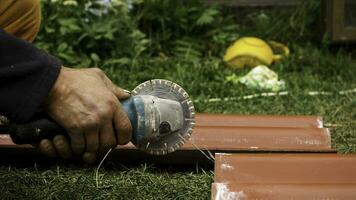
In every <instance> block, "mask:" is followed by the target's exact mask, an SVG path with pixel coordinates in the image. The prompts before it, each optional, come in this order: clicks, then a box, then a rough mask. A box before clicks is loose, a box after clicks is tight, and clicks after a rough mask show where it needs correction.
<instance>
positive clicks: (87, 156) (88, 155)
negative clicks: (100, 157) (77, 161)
mask: <svg viewBox="0 0 356 200" xmlns="http://www.w3.org/2000/svg"><path fill="white" fill-rule="evenodd" d="M96 157H97V156H96V153H93V152H85V153H84V154H83V156H82V159H83V161H84V162H86V163H93V162H95V161H96Z"/></svg>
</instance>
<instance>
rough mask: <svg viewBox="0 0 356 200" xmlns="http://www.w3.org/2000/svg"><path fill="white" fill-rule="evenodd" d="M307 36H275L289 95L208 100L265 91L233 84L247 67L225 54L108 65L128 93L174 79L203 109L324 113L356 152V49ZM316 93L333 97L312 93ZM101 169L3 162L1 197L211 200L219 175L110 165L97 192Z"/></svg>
mask: <svg viewBox="0 0 356 200" xmlns="http://www.w3.org/2000/svg"><path fill="white" fill-rule="evenodd" d="M251 12H252V11H251ZM261 12H262V11H260V10H258V11H254V12H253V13H261ZM274 12H279V11H274ZM265 13H266V15H267V16H272V14H273V13H271V12H269V11H266V12H265ZM272 21H273V20H272ZM306 23H307V22H306ZM289 25H290V24H289ZM276 26H277V25H276ZM240 27H242V26H240ZM254 28H256V27H255V26H253V25H251V27H250V28H241V32H240V33H239V34H240V35H247V34H248V35H258V36H260V35H261V33H260V32H261V30H260V29H254ZM309 28H310V27H309ZM254 31H255V32H254ZM272 31H278V30H272ZM284 31H286V32H288V30H284ZM290 31H292V30H290ZM305 32H306V33H305V34H304V35H303V37H301V39H296V38H290V37H291V36H280V35H279V36H280V37H278V34H277V33H276V34H274V35H277V36H276V37H273V39H277V40H278V39H280V40H281V41H282V42H285V43H287V45H288V46H289V47H290V49H291V54H290V56H289V57H288V58H286V59H283V60H282V61H281V62H278V63H275V64H273V65H272V66H271V69H273V70H274V71H276V72H277V73H278V74H279V76H280V78H281V79H283V80H284V81H285V82H286V91H288V95H283V96H278V95H277V96H270V97H263V96H259V97H255V98H251V99H243V98H240V99H239V100H236V98H235V99H233V98H232V99H231V100H229V99H227V100H223V101H219V102H209V101H207V100H208V99H210V98H225V97H243V96H246V95H251V94H260V93H261V91H257V90H250V89H248V88H246V87H245V86H243V85H240V84H234V83H230V82H228V81H227V80H226V77H227V76H229V75H231V74H233V73H236V74H237V75H242V74H244V73H246V72H247V71H248V70H247V69H244V70H232V69H230V68H228V67H227V66H226V65H225V64H224V63H223V62H222V60H221V57H219V56H209V55H204V56H202V57H199V58H190V57H189V55H188V54H187V55H186V57H184V56H182V55H180V56H177V55H176V56H165V55H158V56H151V57H149V58H148V57H147V56H142V57H141V56H138V57H135V59H134V62H122V63H121V64H113V63H103V64H102V65H101V66H102V68H103V70H104V71H105V72H106V73H107V75H108V76H109V77H110V78H111V79H112V80H113V81H114V82H115V83H116V84H118V85H120V86H121V87H123V88H126V89H129V90H132V89H133V88H134V87H135V86H136V85H137V84H139V83H141V82H143V81H145V80H148V79H154V78H162V79H169V80H172V81H174V82H176V83H178V84H180V85H181V86H182V87H183V88H185V89H186V91H187V92H188V93H189V94H190V95H191V97H192V99H193V100H194V102H195V107H196V110H197V111H198V112H208V113H236V114H274V115H319V116H322V117H323V119H324V123H325V125H326V126H327V127H329V128H330V130H331V135H332V145H333V147H334V148H335V149H337V150H338V151H340V152H345V153H352V152H356V130H355V129H356V91H355V88H356V50H355V49H354V48H353V47H349V46H348V47H345V46H332V45H329V44H326V43H325V42H323V40H324V39H322V37H319V36H318V34H317V33H314V32H313V30H311V29H309V30H308V29H307V30H306V31H305ZM272 33H273V32H272ZM272 35H273V34H272ZM262 36H263V35H262ZM268 36H270V35H268ZM266 37H267V36H266ZM288 37H289V38H288ZM315 38H318V39H317V40H315ZM222 53H223V52H222ZM220 55H221V54H220ZM121 61H122V60H121ZM352 89H353V90H352ZM313 91H319V92H330V93H327V94H319V95H310V92H313ZM340 91H344V92H340ZM345 91H346V92H345ZM312 94H314V93H312ZM217 134H218V133H217ZM96 167H97V164H96V165H92V166H81V165H78V164H76V165H74V164H71V163H65V162H63V161H58V162H57V164H54V165H48V164H42V163H36V164H35V163H27V164H26V165H24V166H22V165H6V164H3V165H2V166H0V174H1V176H0V183H1V186H0V198H1V199H209V197H210V186H211V182H212V181H213V177H214V174H213V169H212V168H209V167H201V166H199V165H194V166H189V167H178V168H177V167H175V166H164V167H162V166H156V165H147V164H144V163H142V164H139V165H127V164H120V163H112V162H104V164H103V166H102V167H101V169H100V173H99V179H98V181H99V187H97V185H96V177H95V170H96Z"/></svg>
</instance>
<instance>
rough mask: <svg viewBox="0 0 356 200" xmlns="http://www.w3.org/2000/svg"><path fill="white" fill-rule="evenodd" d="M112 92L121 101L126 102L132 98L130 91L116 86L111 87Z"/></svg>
mask: <svg viewBox="0 0 356 200" xmlns="http://www.w3.org/2000/svg"><path fill="white" fill-rule="evenodd" d="M110 89H111V91H112V92H113V93H114V94H115V96H116V97H117V98H118V99H119V100H125V99H128V98H130V97H131V92H130V91H128V90H124V89H122V88H120V87H118V86H116V85H114V84H112V86H111V88H110Z"/></svg>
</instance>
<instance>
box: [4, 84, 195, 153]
mask: <svg viewBox="0 0 356 200" xmlns="http://www.w3.org/2000/svg"><path fill="white" fill-rule="evenodd" d="M172 84H174V83H172V82H170V81H167V80H161V79H156V80H152V81H149V82H145V83H142V84H140V85H139V86H137V87H136V88H135V89H134V90H133V92H132V93H133V96H131V97H130V98H129V99H127V100H125V101H123V102H121V104H122V107H123V109H124V110H125V112H126V114H127V116H128V118H129V120H130V122H131V125H132V128H133V133H132V140H131V142H132V143H133V144H134V145H135V146H136V147H137V148H139V149H141V150H143V151H145V152H147V153H149V154H156V155H164V154H167V153H170V152H173V151H175V150H176V149H178V148H179V147H180V146H181V145H182V144H183V143H184V142H185V141H186V140H187V139H189V137H190V135H191V133H192V128H193V126H194V116H195V113H194V107H193V106H192V103H191V101H190V100H189V98H187V94H186V92H185V91H184V90H183V89H182V88H181V87H180V86H178V85H176V84H174V85H175V86H174V87H178V90H179V92H176V93H177V94H175V93H174V92H173V94H175V95H173V96H172V94H167V95H165V92H166V93H172V91H174V90H177V89H172ZM167 85H168V86H169V87H167ZM162 86H164V87H162ZM155 87H158V88H160V90H159V92H158V93H156V90H155ZM165 87H166V89H164V90H165V91H163V92H162V91H161V90H162V88H165ZM174 87H173V88H174ZM147 88H149V89H148V90H147ZM180 94H181V95H180ZM181 96H184V97H185V98H184V99H183V98H181ZM176 97H177V98H176ZM8 132H9V134H10V136H11V138H12V140H13V141H14V142H15V143H17V144H34V143H38V142H39V141H40V140H42V139H52V138H53V137H54V136H56V135H58V134H61V135H67V134H66V130H65V129H64V128H63V127H61V126H59V125H58V124H57V123H56V122H54V121H53V120H51V119H50V118H49V117H43V116H41V117H40V118H37V119H35V120H34V121H32V122H29V123H26V124H15V123H12V124H10V125H9V127H8ZM118 134H120V133H118ZM67 136H68V135H67Z"/></svg>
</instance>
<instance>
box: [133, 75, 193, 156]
mask: <svg viewBox="0 0 356 200" xmlns="http://www.w3.org/2000/svg"><path fill="white" fill-rule="evenodd" d="M132 94H133V95H152V96H155V97H157V98H161V99H168V100H173V101H176V102H179V104H180V105H181V107H182V111H183V116H182V119H183V126H182V128H181V129H180V130H177V131H175V132H172V133H170V134H165V135H161V136H159V137H157V138H151V139H148V140H145V141H141V142H139V143H137V144H135V145H136V147H137V148H138V149H140V150H143V151H145V152H147V153H149V154H154V155H165V154H167V153H171V152H173V151H175V150H177V149H179V148H180V147H181V146H182V145H183V144H184V143H185V142H186V141H187V140H189V138H190V136H191V134H192V132H193V127H194V125H195V109H194V105H193V102H192V101H191V99H190V98H189V95H188V93H187V92H186V91H185V90H184V89H183V88H182V87H181V86H179V85H178V84H176V83H173V82H171V81H168V80H163V79H154V80H150V81H146V82H144V83H142V84H140V85H138V86H137V87H136V88H135V89H134V90H133V91H132Z"/></svg>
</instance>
